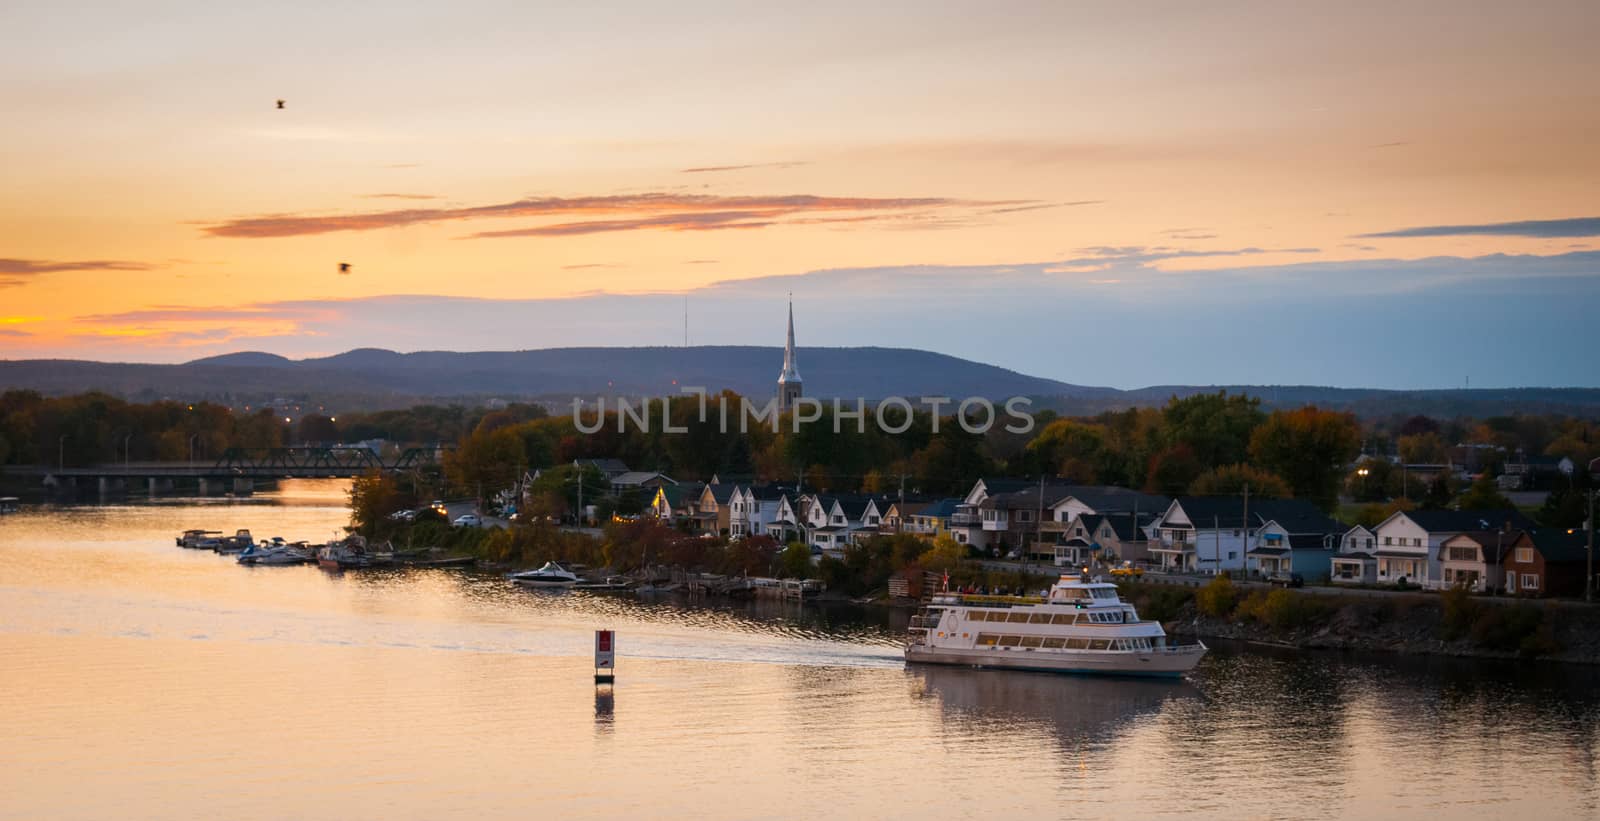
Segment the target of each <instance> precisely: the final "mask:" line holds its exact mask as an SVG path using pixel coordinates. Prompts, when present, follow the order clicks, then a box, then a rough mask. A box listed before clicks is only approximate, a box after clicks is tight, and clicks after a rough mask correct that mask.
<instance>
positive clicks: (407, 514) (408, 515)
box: [389, 510, 417, 522]
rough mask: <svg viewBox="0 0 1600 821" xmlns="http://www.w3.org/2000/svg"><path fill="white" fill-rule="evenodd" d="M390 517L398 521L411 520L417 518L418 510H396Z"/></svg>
mask: <svg viewBox="0 0 1600 821" xmlns="http://www.w3.org/2000/svg"><path fill="white" fill-rule="evenodd" d="M389 518H390V519H391V520H393V521H396V522H410V521H414V520H415V519H416V518H417V512H416V511H415V510H396V511H395V512H393V513H391V514H389Z"/></svg>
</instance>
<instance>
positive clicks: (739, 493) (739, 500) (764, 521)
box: [728, 484, 794, 542]
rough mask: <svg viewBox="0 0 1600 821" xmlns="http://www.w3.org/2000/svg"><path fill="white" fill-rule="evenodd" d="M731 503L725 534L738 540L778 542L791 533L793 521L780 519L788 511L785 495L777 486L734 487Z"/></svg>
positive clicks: (745, 485) (784, 491)
mask: <svg viewBox="0 0 1600 821" xmlns="http://www.w3.org/2000/svg"><path fill="white" fill-rule="evenodd" d="M735 487H736V490H735V491H734V494H733V497H732V498H731V500H730V510H729V519H728V535H729V536H730V537H732V538H735V539H739V538H744V537H745V536H769V535H770V536H772V537H773V538H775V539H778V540H779V541H780V542H781V541H783V540H784V539H787V538H788V537H789V536H790V535H791V534H792V532H793V530H794V528H793V525H794V519H793V515H792V514H790V515H789V518H788V519H787V520H785V519H784V518H783V512H784V511H785V510H787V496H788V492H787V490H786V489H785V488H783V487H780V486H778V485H751V484H739V485H736V486H735Z"/></svg>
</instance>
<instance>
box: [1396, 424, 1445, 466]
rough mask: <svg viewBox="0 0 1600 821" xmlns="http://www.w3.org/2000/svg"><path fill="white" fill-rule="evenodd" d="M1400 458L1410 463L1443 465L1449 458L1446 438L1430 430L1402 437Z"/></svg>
mask: <svg viewBox="0 0 1600 821" xmlns="http://www.w3.org/2000/svg"><path fill="white" fill-rule="evenodd" d="M1399 447H1400V460H1401V461H1403V462H1405V463H1406V464H1408V465H1442V464H1444V463H1445V462H1446V461H1448V460H1449V458H1450V457H1449V453H1448V452H1447V450H1446V449H1445V446H1444V440H1443V439H1440V438H1439V434H1437V433H1433V432H1432V431H1429V432H1427V433H1416V434H1412V435H1410V436H1402V437H1400V445H1399Z"/></svg>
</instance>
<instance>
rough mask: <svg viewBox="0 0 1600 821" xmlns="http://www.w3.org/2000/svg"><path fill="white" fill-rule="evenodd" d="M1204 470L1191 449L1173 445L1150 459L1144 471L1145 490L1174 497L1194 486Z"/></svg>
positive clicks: (1185, 446) (1186, 446)
mask: <svg viewBox="0 0 1600 821" xmlns="http://www.w3.org/2000/svg"><path fill="white" fill-rule="evenodd" d="M1204 470H1205V467H1204V466H1203V465H1201V464H1200V460H1199V459H1197V458H1195V455H1194V450H1193V449H1192V448H1190V447H1189V446H1188V445H1184V444H1179V445H1174V446H1172V447H1170V448H1167V449H1166V450H1163V451H1161V452H1160V453H1157V454H1156V455H1154V456H1152V457H1150V467H1149V469H1148V470H1146V471H1145V474H1146V479H1145V483H1144V486H1145V490H1146V491H1149V492H1151V493H1165V494H1168V495H1171V496H1176V495H1178V494H1180V493H1183V492H1184V491H1185V490H1186V489H1188V487H1189V486H1190V485H1192V484H1194V480H1195V479H1197V478H1199V476H1200V474H1201V473H1202V472H1203V471H1204Z"/></svg>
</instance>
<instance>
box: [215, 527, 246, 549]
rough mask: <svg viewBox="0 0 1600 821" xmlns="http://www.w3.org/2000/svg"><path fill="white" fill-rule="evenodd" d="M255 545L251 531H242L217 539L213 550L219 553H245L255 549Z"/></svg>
mask: <svg viewBox="0 0 1600 821" xmlns="http://www.w3.org/2000/svg"><path fill="white" fill-rule="evenodd" d="M255 544H256V540H255V537H253V536H251V535H250V531H249V530H245V529H240V530H235V531H234V532H233V535H232V536H227V537H225V538H221V539H217V540H216V544H215V545H214V546H212V548H211V549H212V550H215V551H216V552H218V553H243V552H244V551H246V550H249V549H250V548H252V547H255Z"/></svg>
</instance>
